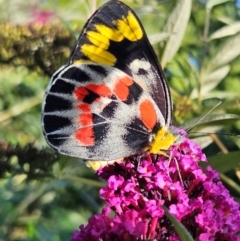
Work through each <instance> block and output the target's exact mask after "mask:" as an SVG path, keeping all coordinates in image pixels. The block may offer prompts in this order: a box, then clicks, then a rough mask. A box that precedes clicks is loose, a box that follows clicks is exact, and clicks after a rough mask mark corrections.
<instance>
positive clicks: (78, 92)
mask: <svg viewBox="0 0 240 241" xmlns="http://www.w3.org/2000/svg"><path fill="white" fill-rule="evenodd" d="M88 94H89V92H88V90H87V89H86V88H85V87H82V86H81V87H78V88H76V89H75V91H74V95H75V96H76V98H77V99H78V100H83V99H84V98H85V96H87V95H88Z"/></svg>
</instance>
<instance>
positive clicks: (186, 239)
mask: <svg viewBox="0 0 240 241" xmlns="http://www.w3.org/2000/svg"><path fill="white" fill-rule="evenodd" d="M162 208H163V209H164V211H165V214H166V216H167V217H168V219H169V220H170V221H171V223H172V224H173V226H174V228H175V230H176V232H177V233H178V235H179V237H180V239H181V240H182V241H194V240H193V238H192V236H191V235H190V234H189V232H188V231H187V229H186V228H185V227H184V226H183V225H182V224H181V223H180V222H179V221H178V220H177V219H176V218H175V217H174V216H173V215H172V214H171V213H170V212H169V211H168V209H167V208H166V207H164V206H163V207H162Z"/></svg>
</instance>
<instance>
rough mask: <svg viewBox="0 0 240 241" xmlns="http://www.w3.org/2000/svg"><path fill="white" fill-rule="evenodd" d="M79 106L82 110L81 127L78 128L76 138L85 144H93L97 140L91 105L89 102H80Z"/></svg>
mask: <svg viewBox="0 0 240 241" xmlns="http://www.w3.org/2000/svg"><path fill="white" fill-rule="evenodd" d="M77 107H78V108H79V109H80V110H81V111H82V113H80V115H79V117H78V124H79V126H80V128H79V129H78V130H77V132H76V134H75V138H76V139H77V140H78V141H79V142H80V143H81V145H83V146H93V145H94V143H95V140H94V131H93V119H92V117H93V116H92V113H91V106H90V105H88V104H79V105H78V106H77Z"/></svg>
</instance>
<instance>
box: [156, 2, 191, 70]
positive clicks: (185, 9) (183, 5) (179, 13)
mask: <svg viewBox="0 0 240 241" xmlns="http://www.w3.org/2000/svg"><path fill="white" fill-rule="evenodd" d="M190 12H191V1H189V0H178V1H177V3H176V6H175V7H174V9H173V10H172V12H171V13H170V16H169V18H168V19H167V22H166V24H165V26H164V28H163V30H164V32H167V33H169V34H171V36H170V38H169V39H168V41H167V43H166V46H165V48H164V51H163V55H162V59H161V65H162V67H163V68H164V67H165V66H166V65H167V63H168V62H169V61H170V60H171V59H172V58H173V56H174V55H175V53H176V52H177V51H178V49H179V47H180V44H181V42H182V39H183V36H184V33H185V30H186V27H187V23H188V20H189V17H190Z"/></svg>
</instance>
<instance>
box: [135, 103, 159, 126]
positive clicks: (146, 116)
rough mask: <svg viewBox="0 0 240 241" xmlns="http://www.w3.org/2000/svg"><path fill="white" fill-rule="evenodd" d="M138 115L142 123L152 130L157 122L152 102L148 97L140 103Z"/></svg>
mask: <svg viewBox="0 0 240 241" xmlns="http://www.w3.org/2000/svg"><path fill="white" fill-rule="evenodd" d="M139 110H140V117H141V120H142V122H143V123H144V125H145V126H146V127H147V128H148V129H149V130H152V129H153V128H154V126H155V125H156V123H157V114H156V111H155V109H154V106H153V104H152V102H151V101H150V100H148V99H146V100H144V101H142V102H141V103H140V107H139Z"/></svg>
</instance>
